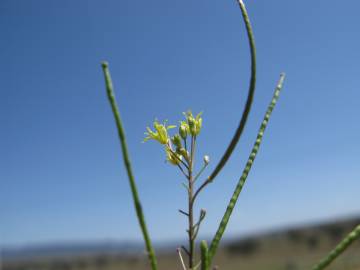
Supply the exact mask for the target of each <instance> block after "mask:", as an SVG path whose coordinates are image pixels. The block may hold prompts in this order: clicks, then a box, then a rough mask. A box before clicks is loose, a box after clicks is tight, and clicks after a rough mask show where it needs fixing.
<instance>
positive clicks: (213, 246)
mask: <svg viewBox="0 0 360 270" xmlns="http://www.w3.org/2000/svg"><path fill="white" fill-rule="evenodd" d="M284 78H285V74H281V75H280V80H279V82H278V84H277V87H276V89H275V92H274V95H273V97H272V100H271V103H270V105H269V106H268V108H267V111H266V113H265V116H264V119H263V121H262V123H261V126H260V129H259V132H258V134H257V137H256V141H255V143H254V146H253V148H252V150H251V153H250V156H249V158H248V161H247V163H246V166H245V169H244V171H243V173H242V175H241V177H240V179H239V182H238V184H237V186H236V188H235V190H234V193H233V195H232V197H231V200H230V202H229V204H228V206H227V209H226V211H225V214H224V216H223V218H222V220H221V222H220V225H219V228H218V230H217V232H216V234H215V236H214V238H213V240H212V242H211V245H210V248H209V261H210V263H211V261H212V259H213V257H214V255H215V252H216V250H217V247H218V245H219V242H220V240H221V237H222V235H223V233H224V231H225V229H226V226H227V224H228V222H229V219H230V216H231V213H232V211H233V209H234V207H235V204H236V201H237V199H238V198H239V195H240V192H241V190H242V188H243V186H244V184H245V181H246V178H247V176H248V174H249V172H250V169H251V167H252V164H253V162H254V160H255V157H256V154H257V153H258V151H259V147H260V144H261V141H262V138H263V135H264V131H265V129H266V126H267V124H268V122H269V119H270V116H271V113H272V111H273V109H274V107H275V105H276V102H277V100H278V98H279V94H280V90H281V88H282V84H283V81H284Z"/></svg>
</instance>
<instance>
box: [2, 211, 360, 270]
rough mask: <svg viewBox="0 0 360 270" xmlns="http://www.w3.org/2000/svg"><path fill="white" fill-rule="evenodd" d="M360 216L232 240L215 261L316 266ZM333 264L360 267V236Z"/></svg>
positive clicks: (98, 265)
mask: <svg viewBox="0 0 360 270" xmlns="http://www.w3.org/2000/svg"><path fill="white" fill-rule="evenodd" d="M359 221H360V219H359V218H356V219H351V220H346V221H342V222H334V223H327V224H321V225H316V226H308V227H303V228H294V229H288V230H282V231H277V232H273V233H267V234H263V235H257V236H252V237H247V238H242V239H233V240H228V241H227V242H226V243H225V244H224V245H223V246H222V247H221V249H220V250H219V252H218V254H217V256H216V258H215V264H216V265H218V266H219V269H220V270H238V269H246V270H298V269H299V270H300V269H311V266H312V265H313V264H314V263H315V262H317V261H318V260H319V259H321V258H322V257H323V256H324V255H325V254H326V253H327V252H328V251H329V250H330V249H331V248H332V247H334V245H335V244H336V243H337V242H338V241H339V240H340V239H341V238H342V237H343V236H344V235H345V234H346V233H348V232H349V231H350V230H351V229H352V228H353V227H354V226H355V225H356V224H357V223H359ZM159 268H160V269H173V270H181V266H180V262H179V259H178V258H177V256H176V255H175V251H174V252H173V253H171V252H168V253H160V254H159ZM51 269H52V270H95V269H100V270H129V269H131V270H146V269H149V267H148V264H147V260H146V257H145V255H144V254H141V255H131V256H130V255H127V256H122V255H121V254H118V255H107V254H97V255H92V256H74V257H53V258H43V259H36V260H23V261H11V262H5V264H4V267H3V270H51ZM328 269H329V270H340V269H341V270H359V269H360V241H357V242H355V243H354V244H353V245H352V246H351V247H350V248H349V249H348V250H347V251H346V252H345V253H344V254H343V255H342V256H341V257H340V258H338V260H337V261H335V263H334V264H332V265H331V266H330V267H329V268H328Z"/></svg>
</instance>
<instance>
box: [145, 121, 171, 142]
mask: <svg viewBox="0 0 360 270" xmlns="http://www.w3.org/2000/svg"><path fill="white" fill-rule="evenodd" d="M175 127H176V126H166V122H164V124H160V123H159V122H158V121H157V120H155V121H154V128H155V131H152V130H151V129H150V128H149V127H147V128H146V129H147V131H148V132H145V135H146V137H145V139H144V142H146V141H148V140H150V139H153V140H155V141H158V142H159V143H161V144H167V142H168V141H169V135H168V132H167V131H168V130H169V129H171V128H175Z"/></svg>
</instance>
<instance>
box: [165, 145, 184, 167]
mask: <svg viewBox="0 0 360 270" xmlns="http://www.w3.org/2000/svg"><path fill="white" fill-rule="evenodd" d="M166 160H167V161H169V162H170V163H171V164H172V165H179V164H180V162H181V155H179V154H178V153H174V152H172V151H171V149H170V148H166Z"/></svg>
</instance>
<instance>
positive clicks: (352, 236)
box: [312, 224, 360, 270]
mask: <svg viewBox="0 0 360 270" xmlns="http://www.w3.org/2000/svg"><path fill="white" fill-rule="evenodd" d="M359 237H360V224H359V225H357V226H356V227H355V229H354V230H352V231H351V232H350V233H349V234H348V235H347V236H346V237H345V238H344V239H343V240H341V242H340V243H339V244H338V245H337V246H336V247H335V248H334V249H333V250H332V251H331V252H330V253H329V254H328V255H327V256H326V257H325V258H324V259H322V260H321V261H320V262H319V263H318V264H316V265H315V266H314V267H313V268H312V270H322V269H325V268H326V267H327V266H328V265H329V264H330V263H331V262H332V261H333V260H335V259H336V258H337V257H338V256H339V255H340V254H341V253H343V252H344V250H346V249H347V248H348V247H349V246H350V245H351V243H352V242H354V241H355V240H356V239H357V238H359Z"/></svg>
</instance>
